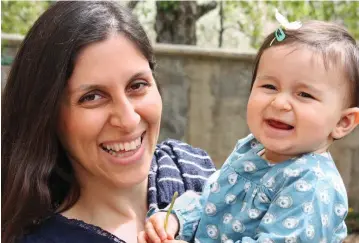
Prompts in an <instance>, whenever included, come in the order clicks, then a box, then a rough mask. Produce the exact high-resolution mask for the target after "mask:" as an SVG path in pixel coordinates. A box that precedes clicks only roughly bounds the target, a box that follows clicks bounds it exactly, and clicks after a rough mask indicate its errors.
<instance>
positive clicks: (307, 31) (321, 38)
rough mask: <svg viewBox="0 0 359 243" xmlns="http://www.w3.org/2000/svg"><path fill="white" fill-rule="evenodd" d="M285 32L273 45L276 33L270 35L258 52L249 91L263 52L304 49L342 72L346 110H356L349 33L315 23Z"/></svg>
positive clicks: (358, 63)
mask: <svg viewBox="0 0 359 243" xmlns="http://www.w3.org/2000/svg"><path fill="white" fill-rule="evenodd" d="M284 32H285V35H286V37H285V39H284V40H283V41H281V42H278V41H276V40H275V32H272V33H271V34H269V35H268V36H267V37H266V38H265V40H264V42H263V44H262V46H261V47H260V48H259V50H258V54H257V56H256V58H255V63H254V70H253V76H252V84H251V89H252V87H253V83H254V81H255V80H256V77H257V70H258V66H259V62H260V59H261V57H262V55H263V52H264V51H265V50H267V49H268V48H271V47H275V46H283V45H294V46H298V47H301V46H303V47H304V48H309V49H310V50H313V52H314V53H317V54H319V55H322V57H323V61H324V65H325V67H326V68H327V69H328V68H332V67H334V68H339V70H343V72H344V74H345V75H346V77H345V78H346V80H348V82H349V87H350V90H349V92H350V93H349V94H348V97H349V98H350V101H349V102H350V104H349V106H350V107H359V47H358V45H357V43H356V41H355V39H354V38H353V37H352V36H351V35H350V33H349V32H348V31H347V30H346V29H345V28H344V27H342V26H340V25H338V24H334V23H329V22H324V21H315V20H312V21H307V22H305V23H303V25H302V27H300V28H299V29H297V30H284ZM273 40H274V41H273Z"/></svg>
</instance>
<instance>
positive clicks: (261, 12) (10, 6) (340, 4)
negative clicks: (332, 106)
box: [1, 0, 359, 48]
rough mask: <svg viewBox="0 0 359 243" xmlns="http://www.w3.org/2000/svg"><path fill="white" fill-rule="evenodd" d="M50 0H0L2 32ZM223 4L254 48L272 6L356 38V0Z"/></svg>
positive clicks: (169, 5)
mask: <svg viewBox="0 0 359 243" xmlns="http://www.w3.org/2000/svg"><path fill="white" fill-rule="evenodd" d="M147 1H149V0H147ZM52 2H53V1H33V0H32V1H6V0H5V1H1V18H2V22H1V29H2V32H5V33H19V34H22V35H24V34H26V32H27V31H28V29H29V28H30V26H31V25H32V24H33V23H34V21H35V20H36V18H37V17H38V16H39V15H40V14H41V13H42V12H43V11H44V10H45V9H46V8H48V7H49V5H50V4H51V3H52ZM159 7H160V8H162V9H164V10H168V11H171V10H173V9H175V8H176V7H178V2H177V1H161V2H160V3H159ZM223 7H224V16H223V17H224V26H225V27H226V29H225V31H231V30H233V29H236V30H239V31H241V32H243V33H244V34H245V35H246V36H248V37H249V40H250V44H251V46H253V47H255V48H258V47H259V45H260V43H261V41H262V40H263V37H264V36H265V35H266V34H267V32H268V31H267V32H266V29H265V28H266V27H267V26H266V25H267V23H268V22H272V23H274V24H276V20H275V17H274V9H275V8H278V9H279V10H280V12H281V13H282V14H283V15H285V16H288V19H289V21H294V20H301V21H304V20H308V19H317V20H325V21H334V22H338V23H341V24H344V25H345V26H346V27H347V28H348V30H349V31H350V33H351V34H352V35H353V36H354V37H355V38H356V39H358V40H359V16H358V15H359V1H348V0H346V1H336V0H331V1H223ZM143 9H145V10H146V11H147V12H145V11H143V13H141V11H140V14H141V15H146V16H147V15H148V14H149V13H148V11H149V10H148V9H146V8H143ZM137 12H138V11H137ZM217 17H218V16H217ZM211 31H213V30H211ZM212 35H213V34H212Z"/></svg>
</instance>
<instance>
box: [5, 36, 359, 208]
mask: <svg viewBox="0 0 359 243" xmlns="http://www.w3.org/2000/svg"><path fill="white" fill-rule="evenodd" d="M8 43H12V44H11V45H10V44H9V48H8V50H7V49H6V48H5V49H4V51H7V52H8V53H14V45H13V43H17V45H18V44H19V41H18V40H15V41H12V42H10V41H9V42H8ZM155 51H156V57H157V63H158V69H157V74H156V78H157V80H158V82H159V83H160V85H161V89H162V98H163V107H164V108H163V119H162V129H161V134H160V139H165V138H176V139H180V140H184V141H186V142H188V143H190V144H192V145H193V146H196V147H200V148H203V149H205V150H206V151H207V152H208V153H209V154H210V155H211V157H212V159H213V160H214V161H215V163H216V165H217V167H218V168H219V167H220V166H221V164H222V163H223V162H224V160H225V159H226V156H227V155H228V154H229V153H230V152H231V151H232V150H233V148H234V145H235V143H236V141H237V140H238V139H239V138H242V137H244V136H246V135H247V134H248V132H249V131H248V127H247V125H246V111H245V110H246V103H247V99H248V96H249V88H250V80H251V73H252V63H253V60H254V55H253V54H244V53H236V52H233V51H224V50H218V49H199V48H196V47H188V46H173V45H156V46H155ZM7 69H8V67H2V69H1V74H2V84H3V83H4V82H5V80H6V75H7V73H8V70H7ZM331 151H332V154H333V157H334V158H335V160H336V163H337V166H338V169H339V171H340V173H341V175H342V177H343V179H344V182H345V185H346V187H347V190H348V194H349V198H350V206H351V207H353V208H354V209H355V210H356V211H359V183H358V180H359V179H358V178H359V166H357V165H356V162H357V160H359V129H356V130H355V131H354V133H352V134H351V135H349V136H347V137H346V138H344V139H342V140H339V141H337V142H336V143H335V144H334V145H333V146H332V148H331Z"/></svg>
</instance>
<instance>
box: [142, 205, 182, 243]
mask: <svg viewBox="0 0 359 243" xmlns="http://www.w3.org/2000/svg"><path fill="white" fill-rule="evenodd" d="M165 218H166V213H165V212H158V213H155V214H154V215H152V216H151V217H150V218H149V219H148V220H147V222H146V225H145V231H142V232H140V233H139V235H138V237H137V238H138V243H161V242H163V241H165V240H173V239H174V237H175V235H176V233H177V231H178V228H179V224H178V220H177V218H176V216H175V215H173V214H170V215H169V217H168V222H167V230H165V227H164V224H165Z"/></svg>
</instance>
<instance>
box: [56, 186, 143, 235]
mask: <svg viewBox="0 0 359 243" xmlns="http://www.w3.org/2000/svg"><path fill="white" fill-rule="evenodd" d="M87 181H89V182H87V183H82V185H81V193H80V194H81V195H80V198H79V200H78V201H77V202H76V203H75V204H74V206H73V207H71V208H70V209H69V210H67V211H65V212H63V213H62V215H63V216H65V217H67V218H74V219H79V220H82V221H84V222H85V223H88V224H93V225H96V226H99V227H101V228H102V229H104V230H106V231H108V232H110V233H112V234H114V235H116V236H117V237H119V238H120V239H122V240H125V241H126V242H136V236H137V233H138V232H139V231H141V230H143V227H144V222H145V217H146V213H147V210H148V205H147V180H145V181H144V182H142V183H140V184H138V185H135V186H132V187H130V188H119V187H114V186H109V185H104V184H102V183H99V182H98V181H97V182H95V181H94V180H87ZM130 233H131V234H130ZM127 237H131V238H129V239H126V238H127ZM133 237H134V239H133Z"/></svg>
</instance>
